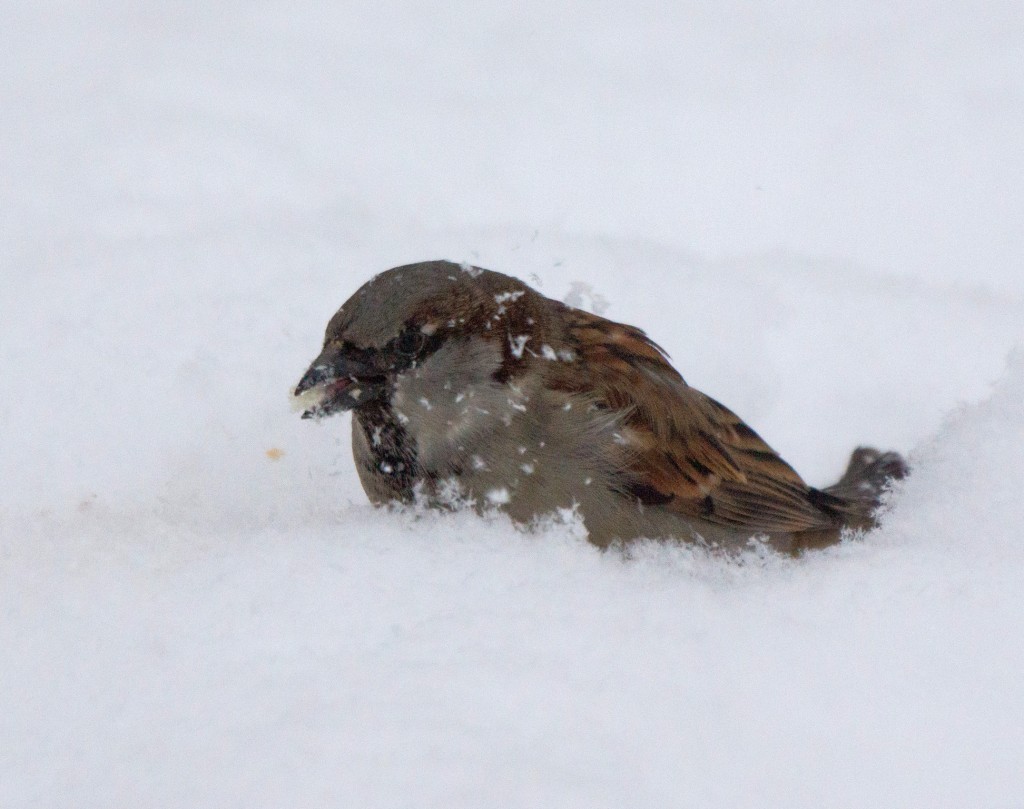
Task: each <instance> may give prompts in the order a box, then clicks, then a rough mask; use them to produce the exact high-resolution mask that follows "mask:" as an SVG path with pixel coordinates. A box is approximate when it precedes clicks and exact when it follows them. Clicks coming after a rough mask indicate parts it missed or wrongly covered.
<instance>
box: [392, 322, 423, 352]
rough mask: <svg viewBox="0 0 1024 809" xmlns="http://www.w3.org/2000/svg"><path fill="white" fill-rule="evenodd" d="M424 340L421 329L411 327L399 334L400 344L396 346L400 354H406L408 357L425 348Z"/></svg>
mask: <svg viewBox="0 0 1024 809" xmlns="http://www.w3.org/2000/svg"><path fill="white" fill-rule="evenodd" d="M424 342H425V338H424V335H423V334H422V333H421V332H420V330H419V329H414V328H409V329H406V330H405V331H403V332H402V333H401V335H399V337H398V344H397V345H396V346H395V348H396V349H397V350H398V353H399V354H404V355H405V356H407V357H415V356H416V355H417V354H419V352H420V350H421V349H422V348H423V343H424Z"/></svg>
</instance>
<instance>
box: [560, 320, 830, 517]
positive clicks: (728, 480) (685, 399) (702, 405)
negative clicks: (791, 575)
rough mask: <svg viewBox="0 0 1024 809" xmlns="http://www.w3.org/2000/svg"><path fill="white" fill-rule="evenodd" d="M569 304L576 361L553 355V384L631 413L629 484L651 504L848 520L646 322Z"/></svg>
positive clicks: (710, 513) (682, 510)
mask: <svg viewBox="0 0 1024 809" xmlns="http://www.w3.org/2000/svg"><path fill="white" fill-rule="evenodd" d="M566 314H567V322H568V328H567V331H566V335H565V337H566V339H567V342H568V343H569V345H570V346H571V348H572V349H573V351H574V352H575V355H576V357H577V363H574V364H573V365H574V366H576V367H573V368H571V369H570V368H564V367H560V366H561V364H560V363H552V369H551V372H550V375H549V377H550V381H549V384H550V386H551V387H553V388H555V389H561V390H569V391H572V392H574V393H579V394H585V395H587V396H588V397H590V398H592V399H593V401H595V402H596V403H597V404H598V406H604V407H607V408H609V409H613V410H622V411H623V412H624V413H625V416H624V418H623V426H624V429H623V430H622V439H623V443H624V444H625V446H626V449H627V450H628V455H627V457H626V461H625V470H624V474H623V483H622V489H623V491H625V492H627V493H631V494H633V495H634V496H636V497H637V499H638V500H639V501H640V502H641V503H643V504H645V505H657V506H660V507H661V508H665V509H668V510H670V511H674V512H676V513H678V514H680V515H683V516H688V517H695V518H700V519H703V520H707V521H710V522H714V523H717V524H720V525H723V526H729V527H737V528H743V529H747V530H751V531H763V532H766V533H783V532H794V531H806V530H812V529H822V528H832V527H834V526H836V525H837V524H839V522H840V521H839V519H838V516H837V514H836V513H835V512H834V511H833V510H831V509H829V508H827V507H825V504H824V503H822V502H821V500H820V498H818V499H817V500H816V499H815V498H814V496H813V495H814V494H816V493H817V490H815V489H812V488H811V487H809V486H808V485H807V484H806V483H805V482H804V481H803V479H802V478H801V477H800V476H799V475H798V474H797V473H796V472H795V471H794V470H793V468H792V467H791V466H790V465H789V464H787V463H786V462H785V461H784V460H782V458H780V457H779V455H778V453H776V452H775V450H773V449H772V448H771V447H770V446H769V445H768V444H767V443H765V441H764V440H763V439H762V438H761V437H760V436H759V435H758V434H757V433H756V432H754V430H752V429H751V428H750V427H749V426H747V425H746V424H745V423H744V422H743V421H742V419H740V418H739V417H738V416H737V415H736V414H735V413H733V412H732V411H731V410H729V409H728V408H727V407H725V406H724V405H722V404H720V403H719V402H716V401H715V400H714V399H711V398H709V397H707V396H705V395H704V394H702V393H701V392H700V391H698V390H696V389H694V388H691V387H689V386H688V385H687V384H686V382H685V381H684V380H683V378H682V376H680V374H679V373H678V372H677V371H676V370H675V369H674V368H673V367H672V366H671V365H670V364H669V362H668V358H667V356H666V354H665V352H664V351H663V350H662V349H661V348H660V347H659V346H657V345H656V344H655V343H654V342H652V341H651V340H650V339H649V338H648V337H647V335H646V334H644V332H643V331H641V330H640V329H637V328H634V327H632V326H626V325H623V324H619V323H612V322H610V321H607V320H605V319H604V318H601V317H598V316H597V315H592V314H590V313H587V312H582V311H579V310H567V313H566ZM581 371H582V373H581Z"/></svg>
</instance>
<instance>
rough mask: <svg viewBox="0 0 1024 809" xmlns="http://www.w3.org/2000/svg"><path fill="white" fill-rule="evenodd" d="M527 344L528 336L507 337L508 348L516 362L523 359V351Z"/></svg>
mask: <svg viewBox="0 0 1024 809" xmlns="http://www.w3.org/2000/svg"><path fill="white" fill-rule="evenodd" d="M528 342H530V335H528V334H520V335H519V336H518V337H513V336H512V335H509V338H508V345H509V348H511V349H512V356H513V357H515V358H516V359H517V360H521V359H522V358H523V351H524V350H525V348H526V344H527V343H528Z"/></svg>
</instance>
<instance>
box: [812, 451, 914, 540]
mask: <svg viewBox="0 0 1024 809" xmlns="http://www.w3.org/2000/svg"><path fill="white" fill-rule="evenodd" d="M907 471H908V469H907V462H906V461H905V460H904V459H903V456H902V455H900V454H899V453H898V452H879V451H878V450H876V449H872V448H871V447H857V449H855V450H854V451H853V454H852V455H851V456H850V463H849V464H848V465H847V467H846V471H845V472H844V473H843V476H842V477H841V478H839V481H838V482H837V483H834V484H833V485H831V486H829V487H828V488H827V489H825V490H824V491H825V492H826V493H827V494H830V495H832V496H833V497H835V498H838V499H839V500H840V501H842V503H843V505H842V506H840V507H839V508H838V509H837V510H838V511H840V512H841V514H842V516H843V518H844V522H845V524H846V526H847V527H849V528H862V529H867V528H874V527H875V524H876V523H875V512H876V511H877V510H878V507H879V505H881V502H882V495H883V493H884V492H885V489H886V486H887V485H888V483H889V482H890V481H893V480H900V479H902V478H904V477H906V476H907Z"/></svg>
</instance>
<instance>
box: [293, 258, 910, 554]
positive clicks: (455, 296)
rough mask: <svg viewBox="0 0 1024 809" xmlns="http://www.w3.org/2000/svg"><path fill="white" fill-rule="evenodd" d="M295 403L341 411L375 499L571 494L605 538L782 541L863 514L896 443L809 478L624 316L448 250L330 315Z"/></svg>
mask: <svg viewBox="0 0 1024 809" xmlns="http://www.w3.org/2000/svg"><path fill="white" fill-rule="evenodd" d="M311 391H312V392H314V393H316V394H317V395H318V399H319V401H318V403H317V404H316V405H315V406H314V407H312V408H311V409H310V410H308V411H307V412H306V414H305V415H306V416H317V417H319V416H325V415H330V414H331V413H334V412H338V411H341V410H349V409H351V410H352V411H353V416H354V417H353V451H354V454H355V456H356V464H357V469H358V470H359V474H360V479H361V481H362V483H363V486H364V488H365V489H366V491H367V494H368V495H369V496H370V498H371V500H373V501H374V502H387V501H389V500H399V501H410V500H412V499H414V498H415V497H417V496H418V497H421V498H423V499H425V500H427V501H428V502H431V503H435V504H438V505H442V504H444V503H447V502H450V499H451V496H452V493H453V492H454V491H457V492H458V493H459V495H460V496H461V497H463V498H464V499H468V500H469V501H471V502H475V503H477V504H478V505H479V506H481V507H484V506H494V507H498V508H501V509H503V510H505V511H507V512H508V513H509V514H511V515H512V517H513V518H515V519H517V520H520V521H524V522H528V521H530V520H532V519H534V518H536V517H538V516H542V515H544V514H546V513H549V512H552V511H554V510H556V509H559V508H570V507H575V508H576V509H578V511H579V513H580V514H581V515H582V517H583V520H584V523H585V524H586V527H587V530H588V532H589V534H590V538H591V540H592V541H594V542H595V543H596V544H598V545H601V546H604V545H607V544H609V543H611V542H613V541H616V540H623V541H627V540H630V539H634V538H637V537H676V538H680V539H684V540H694V541H702V542H706V543H709V544H712V545H722V546H730V547H735V546H738V545H741V544H743V543H744V542H745V541H746V540H748V539H749V538H750V537H751V536H752V535H763V536H765V537H766V538H767V539H768V541H770V542H771V543H773V544H774V545H775V546H776V547H778V548H779V549H782V550H789V551H794V550H800V549H803V548H808V547H817V546H820V545H824V544H828V543H830V542H834V541H836V540H837V539H838V538H839V536H840V532H841V529H842V528H843V527H854V528H867V527H870V526H871V525H873V516H872V515H873V511H874V510H875V508H876V507H877V505H878V500H879V496H880V494H881V491H882V489H883V487H884V484H885V481H886V480H887V479H889V478H898V477H902V476H903V475H904V474H905V472H906V467H905V464H904V463H903V460H902V459H901V458H900V457H899V456H898V455H897V454H895V453H885V454H881V453H878V452H875V451H874V450H870V449H865V448H862V449H859V450H857V451H856V452H855V453H854V455H853V457H852V458H851V462H850V466H849V468H848V470H847V473H846V474H845V475H844V477H843V479H842V480H841V481H840V482H839V483H837V484H836V485H835V486H832V487H829V488H828V489H824V490H818V489H815V488H813V487H810V486H808V485H807V484H806V483H805V482H804V481H803V479H802V478H801V477H800V476H799V475H798V474H797V473H796V472H795V471H794V470H793V468H792V467H791V466H789V464H787V463H786V462H785V461H784V460H782V458H780V457H779V456H778V454H777V453H776V452H775V451H774V450H773V449H772V448H771V447H770V446H768V444H766V443H765V442H764V441H763V440H762V439H761V438H760V436H758V435H757V433H755V432H754V431H753V430H752V429H751V428H750V427H749V426H747V425H746V424H745V423H744V422H743V421H742V420H741V419H740V418H739V417H738V416H736V415H735V414H734V413H732V412H731V411H730V410H729V409H728V408H726V407H724V406H723V405H721V404H719V403H718V402H716V401H715V400H713V399H711V398H710V397H708V396H705V395H704V394H703V393H701V392H700V391H698V390H696V389H694V388H691V387H689V386H688V385H687V384H686V382H685V381H684V380H683V378H682V376H680V374H679V373H678V372H677V371H676V370H675V369H674V368H673V367H672V366H671V365H670V364H669V362H668V358H667V357H666V355H665V353H664V352H663V351H662V350H661V349H660V348H659V347H658V346H657V345H656V344H655V343H654V342H652V341H651V340H650V339H649V338H648V337H647V335H646V334H645V333H644V332H643V331H641V330H640V329H637V328H635V327H633V326H628V325H625V324H621V323H614V322H612V321H609V320H606V319H605V318H602V317H599V316H597V315H594V314H590V313H588V312H584V311H581V310H579V309H574V308H572V307H569V306H566V305H565V304H563V303H560V302H558V301H555V300H551V299H549V298H546V297H545V296H543V295H541V294H540V293H538V292H537V291H535V290H533V289H531V288H530V287H528V286H526V285H525V284H523V283H522V282H521V281H519V280H517V279H515V278H511V277H509V276H506V275H502V274H500V273H495V272H490V271H487V270H482V269H479V268H475V267H463V266H460V265H456V264H452V263H449V262H440V261H438V262H425V263H422V264H414V265H408V266H406V267H398V268H395V269H393V270H389V271H387V272H386V273H382V274H380V275H379V276H377V277H375V278H374V279H372V280H371V281H369V282H368V283H367V284H365V285H364V286H363V287H362V288H360V289H359V290H358V291H357V292H356V293H355V294H354V295H353V296H352V297H351V298H350V299H349V300H348V301H347V302H346V303H345V304H344V305H343V306H342V308H341V309H340V310H339V311H338V312H337V313H336V314H335V315H334V317H333V318H332V319H331V321H330V323H329V324H328V328H327V335H326V338H325V342H324V349H323V351H322V352H321V354H320V356H319V357H317V359H316V360H314V362H313V364H312V365H311V366H310V369H309V370H308V371H307V372H306V374H305V376H304V377H303V378H302V381H301V382H300V383H299V386H298V388H297V389H296V394H297V395H309V392H311Z"/></svg>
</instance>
